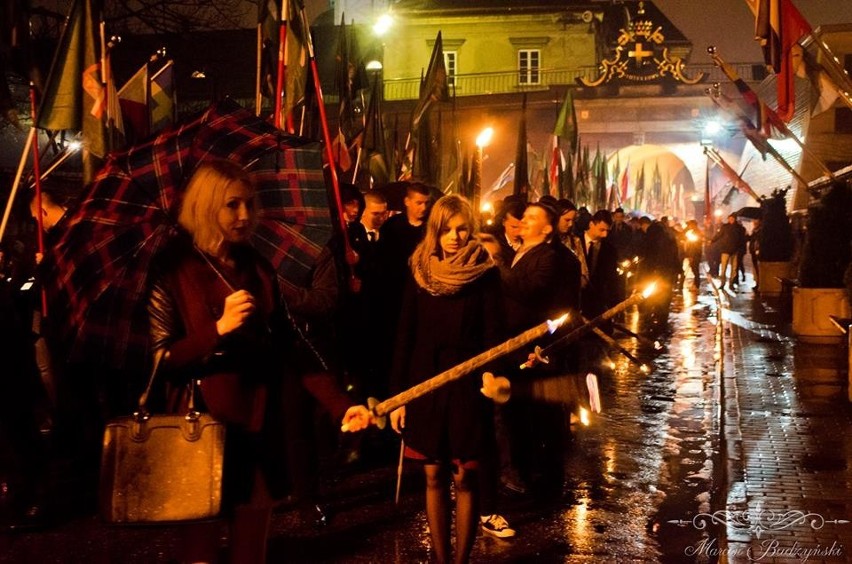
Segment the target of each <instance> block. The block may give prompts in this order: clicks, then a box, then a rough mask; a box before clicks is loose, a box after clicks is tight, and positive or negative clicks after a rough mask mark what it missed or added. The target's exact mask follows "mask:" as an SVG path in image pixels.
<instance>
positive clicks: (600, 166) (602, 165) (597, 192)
mask: <svg viewBox="0 0 852 564" xmlns="http://www.w3.org/2000/svg"><path fill="white" fill-rule="evenodd" d="M592 171H593V174H594V177H595V181H594V197H593V198H592V200H593V201H594V203H595V207H596V208H597V209H604V208H605V207H606V162H605V159H604V157H603V155H601V144H600V143H598V146H597V149H596V150H595V160H594V161H593V164H592Z"/></svg>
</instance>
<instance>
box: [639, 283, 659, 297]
mask: <svg viewBox="0 0 852 564" xmlns="http://www.w3.org/2000/svg"><path fill="white" fill-rule="evenodd" d="M656 291H657V283H656V282H651V283H650V284H648V286H646V287H645V289H644V290H642V296H643V297H645V298H648V297H649V296H650V295H651V294H653V293H654V292H656Z"/></svg>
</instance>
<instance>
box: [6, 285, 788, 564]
mask: <svg viewBox="0 0 852 564" xmlns="http://www.w3.org/2000/svg"><path fill="white" fill-rule="evenodd" d="M715 313H716V307H715V304H714V301H713V298H712V296H710V295H709V294H707V293H706V290H705V291H704V293H702V294H697V293H696V292H695V291H694V290H684V291H683V292H682V293H680V294H678V295H676V297H675V302H674V305H673V311H672V314H671V316H670V328H669V329H668V330H666V332H665V333H664V334H662V335H661V336H660V340H661V342H662V343H663V344H664V347H663V348H662V350H659V351H655V350H654V347H653V346H652V345H651V346H649V345H648V343H647V342H646V344H645V345H644V346H643V345H641V344H639V343H638V342H637V340H636V339H634V338H631V337H626V336H624V335H622V334H620V333H616V337H618V340H619V343H620V344H622V345H623V346H625V347H626V348H627V349H628V350H629V351H630V352H631V353H632V354H634V355H635V356H637V357H638V358H639V359H640V360H642V361H643V362H650V361H651V360H653V359H654V357H655V356H656V359H655V360H654V362H653V366H654V370H653V371H652V372H651V373H650V374H644V373H642V372H641V371H640V370H638V369H637V367H636V366H635V365H631V364H630V363H628V361H627V360H626V359H625V358H624V357H623V356H619V355H617V353H615V352H612V351H609V352H608V355H609V358H610V360H611V361H612V362H613V363H614V365H615V368H614V369H609V368H604V367H602V368H600V370H599V371H598V376H599V387H600V393H601V401H602V405H603V412H602V413H601V414H597V415H593V416H592V419H591V423H590V425H589V426H587V427H584V426H581V425H580V426H577V427H574V433H573V437H572V440H571V441H570V444H569V447H568V449H567V452H566V455H565V475H566V483H565V487H564V489H563V491H562V495H561V496H560V495H549V496H538V497H535V496H530V497H509V496H505V497H503V498H502V499H501V504H502V507H501V511H502V512H503V514H504V515H506V517H507V518H508V519H509V521H510V523H511V524H512V527H513V528H516V529H517V530H518V536H517V537H516V538H514V539H511V540H500V539H496V538H493V537H490V536H487V535H480V536H479V537H478V538H477V541H476V545H475V547H474V552H473V560H474V561H478V562H659V561H662V562H683V561H685V560H684V550H685V549H686V548H687V547H689V546H694V545H695V544H696V543H697V542H698V541H699V540H700V539H702V538H706V537H707V535H708V534H711V533H708V532H707V531H700V530H698V529H697V528H696V527H694V526H693V525H692V524H691V522H690V520H691V519H692V517H693V516H694V515H695V514H696V513H698V512H699V511H707V510H708V509H709V508H710V506H711V501H712V500H711V493H713V488H714V487H718V485H717V484H714V482H713V477H714V452H716V451H717V450H718V436H719V429H718V428H717V426H716V425H717V423H716V419H715V418H714V414H715V413H716V412H717V411H718V409H719V406H718V382H716V373H715V360H714V359H715V357H714V355H715V354H716V351H715V349H714V342H715V341H714V339H715V330H716V326H715V325H714V323H713V320H714V318H713V316H715ZM624 323H625V324H626V325H627V326H628V328H630V329H631V330H633V331H637V332H640V333H642V330H644V329H647V328H643V327H642V326H641V324H640V319H639V316H638V314H637V313H636V312H635V311H634V312H627V315H626V316H625V319H624ZM785 369H786V368H785ZM386 454H387V456H386V458H387V460H386V465H382V466H379V467H377V468H372V469H370V470H366V471H365V470H358V471H353V470H341V469H332V470H333V472H332V473H336V474H337V476H336V477H335V478H334V479H331V480H328V481H327V483H326V488H325V499H326V500H327V502H328V508H329V509H330V511H331V512H332V514H333V515H334V517H333V519H332V522H331V525H330V526H328V527H326V528H325V529H322V530H317V529H315V528H313V527H311V526H310V525H308V524H305V523H302V522H300V520H299V517H298V512H297V511H295V510H284V511H282V512H281V513H278V514H276V516H275V518H274V521H273V526H272V531H271V533H272V535H271V536H272V539H273V540H272V542H271V546H270V562H382V563H410V562H426V561H428V560H429V559H430V557H431V556H432V555H431V554H430V550H429V535H428V528H427V525H426V519H425V515H424V511H423V498H422V496H423V478H422V476H421V472H420V470H419V468H416V467H414V466H413V465H407V467H406V470H405V473H404V476H403V482H402V496H401V500H400V504H399V506H394V504H393V495H394V487H395V482H396V468H395V459H396V452H388V453H386ZM223 534H225V531H224V529H223ZM174 543H175V532H174V530H173V529H168V528H151V529H146V530H139V529H135V530H133V529H109V530H105V528H104V527H103V526H101V525H99V524H98V523H97V522H96V521H95V520H91V519H90V520H85V521H83V520H80V521H78V522H75V523H72V524H69V525H67V526H65V527H63V528H61V529H59V530H56V531H55V532H48V533H43V534H41V535H23V536H21V537H19V538H18V539H16V540H15V541H14V542H13V543H12V544H7V545H0V549H10V550H11V552H9V551H6V552H5V553H6V554H14V555H20V556H23V561H32V562H51V561H57V562H61V561H62V560H55V559H51V558H50V556H51V555H53V554H57V552H54V551H57V550H58V547H59V546H62V547H63V549H62V552H61V553H62V554H68V553H73V554H78V555H80V557H81V560H83V561H85V560H91V561H95V562H97V561H104V562H110V561H116V562H118V561H121V562H146V563H147V562H167V561H168V560H169V558H170V556H171V555H173V554H174ZM104 554H106V556H105V557H104V556H103V555H104ZM95 555H98V556H97V557H96V556H95ZM89 556H91V558H89ZM99 558H100V560H99ZM104 558H105V559H104ZM0 559H2V556H0Z"/></svg>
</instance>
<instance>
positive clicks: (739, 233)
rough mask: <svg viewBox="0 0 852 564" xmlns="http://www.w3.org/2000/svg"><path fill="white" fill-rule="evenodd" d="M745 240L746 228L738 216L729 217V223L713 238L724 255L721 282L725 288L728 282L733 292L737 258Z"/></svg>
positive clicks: (720, 275)
mask: <svg viewBox="0 0 852 564" xmlns="http://www.w3.org/2000/svg"><path fill="white" fill-rule="evenodd" d="M745 240H746V232H745V228H744V227H743V226H742V225H740V224H739V223H738V222H737V216H735V215H734V214H731V215H729V216H728V220H727V222H726V223H725V224H724V225H722V227H721V228H720V229H719V232H718V233H716V235H715V236H714V237H713V241H712V242H713V243H716V244H717V245H718V246H719V251H720V252H721V254H722V259H721V263H720V265H719V280H720V282H721V285H722V287H724V286H725V282H728V287H729V288H730V289H731V290H734V289H735V286H736V285H737V256H738V254H739V252H740V249H741V248H743V247H745ZM729 265H730V269H731V274H730V279H729V278H728V266H729Z"/></svg>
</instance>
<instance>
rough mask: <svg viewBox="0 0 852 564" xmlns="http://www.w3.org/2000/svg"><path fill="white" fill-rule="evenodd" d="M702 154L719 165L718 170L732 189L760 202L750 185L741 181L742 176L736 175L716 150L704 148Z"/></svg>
mask: <svg viewBox="0 0 852 564" xmlns="http://www.w3.org/2000/svg"><path fill="white" fill-rule="evenodd" d="M704 152H705V153H706V154H707V156H708V157H710V159H711V160H712V161H713V162H714V163H716V164H717V165H719V168H721V169H722V172H723V173H724V175H725V176H727V177H728V180H730V181H731V184H733V185H734V188H736V189H737V190H740V191H742V192H745V193H746V194H748V195H749V196H751V197H752V198H754V199H755V200H757V201H758V202H759V201H760V198H759V197H758V195H757V193H756V192H755V191H754V189H753V188H752V187H751V185H750V184H749V183H748V182H746V181H745V180H743V177H742V176H740V175H739V174H737V171H736V170H734V168H733V167H732V166H731V165H729V164H728V162H727V161H726V160H725V159H724V158H723V157H722V155H721V154H720V153H719V151H717V150H716V149H714V148H711V147H705V148H704Z"/></svg>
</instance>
